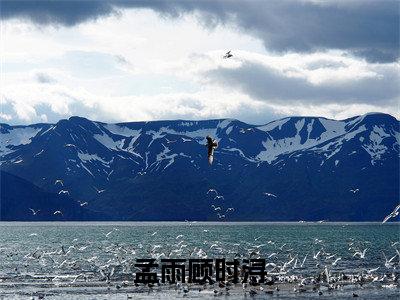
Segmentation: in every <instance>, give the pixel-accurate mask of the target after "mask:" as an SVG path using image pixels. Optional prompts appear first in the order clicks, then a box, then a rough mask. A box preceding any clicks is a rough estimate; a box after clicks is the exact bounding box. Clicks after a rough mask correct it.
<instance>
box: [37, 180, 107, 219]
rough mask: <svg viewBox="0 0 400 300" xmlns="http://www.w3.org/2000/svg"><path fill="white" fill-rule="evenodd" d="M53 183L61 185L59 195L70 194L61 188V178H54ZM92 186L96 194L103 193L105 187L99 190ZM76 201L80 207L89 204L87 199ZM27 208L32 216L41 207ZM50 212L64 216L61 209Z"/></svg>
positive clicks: (62, 182) (62, 183)
mask: <svg viewBox="0 0 400 300" xmlns="http://www.w3.org/2000/svg"><path fill="white" fill-rule="evenodd" d="M54 185H57V186H61V187H62V189H61V190H59V191H58V194H59V195H68V196H70V193H69V191H68V190H65V189H63V188H64V181H63V180H62V179H56V180H55V181H54ZM93 188H94V189H95V190H96V192H97V193H98V194H100V193H103V192H104V191H105V189H102V190H99V189H97V188H96V187H95V186H94V187H93ZM77 203H79V206H80V207H84V206H87V205H88V204H89V203H88V202H87V201H80V200H78V201H77ZM29 210H30V211H31V213H32V215H33V216H36V215H38V214H39V212H40V211H41V209H33V208H29ZM52 214H53V215H54V216H64V214H63V212H62V210H55V211H54V212H53V213H52Z"/></svg>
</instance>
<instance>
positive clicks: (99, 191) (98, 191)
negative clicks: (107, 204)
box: [93, 186, 105, 194]
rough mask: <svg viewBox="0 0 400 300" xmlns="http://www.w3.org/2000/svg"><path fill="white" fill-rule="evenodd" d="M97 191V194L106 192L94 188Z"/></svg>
mask: <svg viewBox="0 0 400 300" xmlns="http://www.w3.org/2000/svg"><path fill="white" fill-rule="evenodd" d="M93 188H94V189H95V190H96V192H97V193H98V194H101V193H102V192H104V191H105V190H99V189H98V188H97V187H95V186H94V187H93Z"/></svg>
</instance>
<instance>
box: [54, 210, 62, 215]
mask: <svg viewBox="0 0 400 300" xmlns="http://www.w3.org/2000/svg"><path fill="white" fill-rule="evenodd" d="M53 215H63V214H62V212H61V210H56V211H55V212H54V213H53Z"/></svg>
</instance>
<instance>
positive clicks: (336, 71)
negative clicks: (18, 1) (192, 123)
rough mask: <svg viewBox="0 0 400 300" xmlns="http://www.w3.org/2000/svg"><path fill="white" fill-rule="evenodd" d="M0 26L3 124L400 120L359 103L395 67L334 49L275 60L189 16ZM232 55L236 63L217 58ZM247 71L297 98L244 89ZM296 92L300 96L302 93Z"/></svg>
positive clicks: (245, 38) (238, 35)
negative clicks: (347, 97)
mask: <svg viewBox="0 0 400 300" xmlns="http://www.w3.org/2000/svg"><path fill="white" fill-rule="evenodd" d="M3 23H4V25H5V26H4V27H3V28H2V31H3V38H4V40H3V42H5V46H4V43H3V48H4V54H5V55H4V58H5V61H6V62H7V63H5V64H4V73H5V75H3V80H2V82H3V87H2V90H1V97H2V99H3V109H2V113H1V114H0V119H1V120H3V121H7V122H9V121H11V122H12V123H32V122H47V121H49V122H54V121H56V120H58V119H60V118H66V117H69V116H70V115H81V116H84V117H88V118H91V119H95V120H100V121H113V122H122V121H138V120H156V119H175V118H183V119H206V118H222V117H233V118H238V119H241V120H243V121H247V122H250V123H258V124H261V123H266V122H267V121H270V120H272V119H274V118H279V117H284V116H286V115H299V114H301V115H310V114H313V115H320V116H325V117H334V118H345V117H350V116H353V115H356V114H362V113H365V112H368V111H382V112H389V113H391V114H394V115H395V116H397V117H398V116H399V114H398V112H397V113H396V111H397V110H396V109H394V108H395V107H394V106H393V105H394V104H393V103H392V102H391V100H393V99H389V98H388V96H386V98H385V97H383V98H384V99H383V100H382V99H377V100H379V101H376V103H374V101H373V100H371V99H370V98H368V101H366V100H363V99H361V98H360V97H359V96H360V95H362V91H360V90H359V89H360V87H357V82H359V81H363V80H364V81H365V80H370V82H372V83H374V82H383V83H384V84H386V86H389V87H390V86H391V85H393V84H394V82H392V81H391V80H393V78H394V79H395V78H396V77H395V76H394V77H393V78H388V74H389V75H390V74H393V73H394V74H395V73H396V72H398V68H399V66H398V64H397V63H392V64H384V65H380V64H370V63H368V62H366V61H365V60H362V59H359V58H355V57H352V56H349V55H348V54H347V53H346V52H344V51H337V50H336V51H325V52H315V53H311V54H296V53H287V54H280V55H278V54H274V53H269V52H268V51H266V50H265V49H264V47H263V44H262V41H261V40H257V39H255V38H253V37H251V36H249V35H246V34H244V33H243V32H239V31H236V29H234V28H230V27H224V26H222V25H220V26H218V27H216V28H215V29H213V30H211V29H205V28H204V27H203V26H201V25H199V24H198V22H197V20H196V19H195V18H194V17H193V16H188V15H186V16H184V17H182V18H181V19H179V20H178V19H169V18H165V19H164V18H160V17H159V16H158V15H157V14H155V13H154V12H151V11H149V10H140V11H134V10H127V11H125V12H124V13H123V14H122V15H121V16H119V17H118V16H110V17H107V18H104V19H99V20H97V21H93V22H89V23H82V24H80V25H79V26H76V27H36V26H33V25H30V24H27V23H22V22H20V21H17V20H10V21H6V22H3ZM230 49H232V52H233V54H234V57H233V58H232V59H228V60H224V59H222V55H223V54H224V52H225V51H226V50H230ZM246 64H251V66H256V67H259V68H261V69H262V70H265V69H267V70H270V71H273V72H276V74H279V78H278V79H277V81H276V83H279V85H281V86H282V87H285V86H286V87H287V88H290V87H291V86H290V83H291V82H293V80H294V79H297V80H299V82H300V83H298V87H299V89H300V90H299V91H298V92H299V97H298V98H296V99H288V97H287V95H286V94H285V93H283V94H282V93H279V91H277V90H276V88H277V86H278V84H275V86H274V85H272V86H270V87H269V88H270V90H265V89H263V87H262V85H263V84H264V83H265V78H264V77H263V76H261V77H260V76H258V77H254V78H252V80H250V81H249V80H247V82H246V77H243V76H246V72H242V71H243V66H245V65H246ZM232 74H235V76H237V77H232ZM260 74H261V75H263V73H260ZM247 79H248V78H247ZM260 85H261V86H260ZM304 85H307V88H308V93H305V92H303V93H301V88H302V87H304ZM330 85H331V86H333V87H335V89H337V90H336V91H334V90H333V89H330V90H329V91H328V92H329V93H328V92H326V93H328V94H324V95H323V97H322V100H323V101H322V100H321V93H322V92H324V91H322V92H321V87H325V86H330ZM382 86H385V85H382ZM344 87H345V88H346V89H347V90H350V92H351V93H352V94H351V95H355V96H356V97H358V98H357V99H355V100H357V101H356V102H357V104H354V101H344V100H343V99H339V96H340V95H341V94H340V91H341V90H343V88H344ZM264 88H265V87H264ZM314 88H315V89H316V90H317V91H318V89H319V93H316V97H315V99H313V98H312V96H313V95H312V93H313V89H314ZM274 89H275V92H274V94H273V97H271V96H270V95H271V91H274ZM347 90H346V91H347ZM310 91H311V92H310ZM337 91H338V92H337ZM388 91H389V89H387V90H384V91H377V94H380V95H383V96H385V95H387V93H388ZM336 92H337V93H336ZM263 93H264V94H263ZM293 94H294V93H293V92H292V93H290V95H293ZM262 95H267V96H268V95H269V97H263V96H262ZM318 97H320V98H318ZM327 97H328V98H329V101H326V98H327ZM352 100H354V99H352ZM10 115H15V116H16V117H15V118H12V120H10V118H9V116H10Z"/></svg>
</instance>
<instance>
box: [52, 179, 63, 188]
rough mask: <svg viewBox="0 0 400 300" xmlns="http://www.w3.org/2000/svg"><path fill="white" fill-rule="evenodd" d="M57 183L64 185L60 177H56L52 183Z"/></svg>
mask: <svg viewBox="0 0 400 300" xmlns="http://www.w3.org/2000/svg"><path fill="white" fill-rule="evenodd" d="M57 183H59V184H61V186H64V182H63V181H62V180H61V179H57V180H56V181H55V182H54V184H57Z"/></svg>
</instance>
